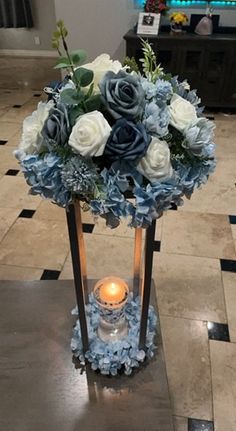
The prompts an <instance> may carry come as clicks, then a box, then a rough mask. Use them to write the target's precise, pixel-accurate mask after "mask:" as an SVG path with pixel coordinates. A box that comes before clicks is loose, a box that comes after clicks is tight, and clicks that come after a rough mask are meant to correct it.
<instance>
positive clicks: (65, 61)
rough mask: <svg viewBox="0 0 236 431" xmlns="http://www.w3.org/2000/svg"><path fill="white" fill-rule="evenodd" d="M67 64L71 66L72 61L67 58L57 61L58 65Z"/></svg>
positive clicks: (60, 58)
mask: <svg viewBox="0 0 236 431" xmlns="http://www.w3.org/2000/svg"><path fill="white" fill-rule="evenodd" d="M60 63H65V64H68V66H69V65H70V60H69V59H68V58H67V57H59V58H58V59H57V61H56V64H60Z"/></svg>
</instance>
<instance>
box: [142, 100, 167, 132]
mask: <svg viewBox="0 0 236 431" xmlns="http://www.w3.org/2000/svg"><path fill="white" fill-rule="evenodd" d="M169 122H170V114H169V110H168V109H167V106H165V105H164V106H162V107H159V106H158V105H157V104H156V103H155V102H151V103H149V104H147V105H146V108H145V113H144V119H143V124H144V126H145V128H146V130H147V132H148V133H150V134H152V135H157V136H165V135H167V134H168V125H169Z"/></svg>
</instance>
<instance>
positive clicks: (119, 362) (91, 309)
mask: <svg viewBox="0 0 236 431" xmlns="http://www.w3.org/2000/svg"><path fill="white" fill-rule="evenodd" d="M140 313H141V299H140V297H137V298H135V299H133V297H132V295H131V294H130V295H129V298H128V301H127V304H126V306H125V317H126V320H127V321H128V325H129V330H128V335H127V336H126V337H124V338H122V339H120V340H117V341H115V342H112V343H105V342H104V341H102V340H101V339H100V338H99V337H98V336H97V328H98V324H99V309H98V306H97V304H96V302H95V299H94V296H93V294H90V296H89V304H88V305H87V306H86V315H87V322H88V336H89V350H88V351H87V352H86V353H85V355H84V353H83V346H82V340H81V331H80V323H79V320H77V322H76V325H75V327H74V329H73V334H72V340H71V350H72V352H73V354H74V356H75V357H76V358H78V359H79V361H80V363H81V365H84V364H85V360H86V359H87V360H88V361H89V362H90V364H91V368H92V369H93V370H99V371H100V372H101V374H103V375H112V376H116V375H117V374H118V372H119V371H123V372H124V373H125V374H126V375H130V374H131V373H132V372H133V370H134V369H135V368H138V367H139V366H140V365H141V364H142V363H143V362H144V360H145V359H146V358H147V359H151V358H152V357H153V355H154V352H155V350H156V346H155V344H154V338H155V334H156V325H157V315H156V313H155V310H154V308H153V306H151V305H150V306H149V311H148V328H147V337H146V349H145V351H144V350H142V349H139V345H138V344H139V328H140ZM73 314H74V311H73ZM77 314H78V310H77Z"/></svg>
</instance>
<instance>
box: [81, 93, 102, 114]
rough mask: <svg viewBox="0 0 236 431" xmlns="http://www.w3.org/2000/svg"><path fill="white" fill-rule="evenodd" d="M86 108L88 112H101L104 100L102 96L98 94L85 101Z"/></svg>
mask: <svg viewBox="0 0 236 431" xmlns="http://www.w3.org/2000/svg"><path fill="white" fill-rule="evenodd" d="M84 106H85V108H86V111H87V112H91V111H99V110H100V109H101V106H102V99H101V96H100V94H96V95H95V96H92V97H90V98H89V99H87V100H85V102H84Z"/></svg>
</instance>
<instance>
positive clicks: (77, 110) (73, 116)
mask: <svg viewBox="0 0 236 431" xmlns="http://www.w3.org/2000/svg"><path fill="white" fill-rule="evenodd" d="M84 113H85V112H84V111H83V109H82V108H81V107H80V106H75V107H74V108H72V109H70V112H69V118H70V124H71V126H72V127H73V126H74V124H75V122H76V120H77V118H78V117H80V115H83V114H84Z"/></svg>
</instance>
